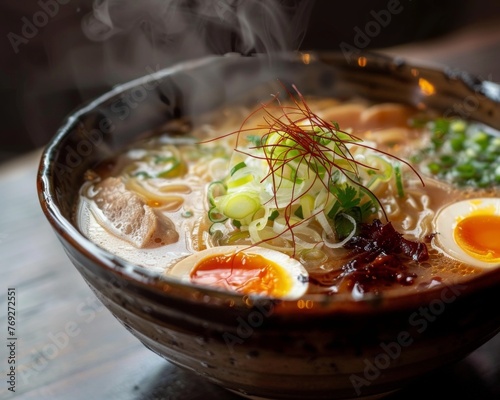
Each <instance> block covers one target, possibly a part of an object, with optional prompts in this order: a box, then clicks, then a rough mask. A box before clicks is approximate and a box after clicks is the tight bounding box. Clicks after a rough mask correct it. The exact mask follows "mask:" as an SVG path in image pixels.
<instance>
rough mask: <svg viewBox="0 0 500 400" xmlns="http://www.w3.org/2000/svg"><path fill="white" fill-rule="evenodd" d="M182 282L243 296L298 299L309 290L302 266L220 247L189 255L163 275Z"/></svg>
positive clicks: (257, 251) (270, 254) (249, 249)
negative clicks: (173, 277)
mask: <svg viewBox="0 0 500 400" xmlns="http://www.w3.org/2000/svg"><path fill="white" fill-rule="evenodd" d="M166 274H167V275H170V276H176V277H178V278H180V279H181V281H184V282H190V283H193V284H197V285H203V286H208V287H212V288H218V289H223V290H227V291H231V292H236V293H241V294H245V295H261V296H266V297H273V298H281V299H287V300H293V299H298V298H300V297H301V296H302V295H304V294H305V293H306V291H307V287H308V281H309V278H308V273H307V271H306V270H305V268H304V267H303V266H302V264H301V263H300V262H299V261H297V260H295V259H294V258H291V257H290V256H288V255H286V254H284V253H280V252H279V251H276V250H271V249H267V248H264V247H258V246H244V245H242V246H220V247H212V248H209V249H206V250H203V251H200V252H197V253H195V254H192V255H190V256H188V257H186V258H184V259H182V260H181V261H180V262H178V263H177V264H176V265H175V266H173V267H172V268H171V269H169V270H168V271H167V272H166Z"/></svg>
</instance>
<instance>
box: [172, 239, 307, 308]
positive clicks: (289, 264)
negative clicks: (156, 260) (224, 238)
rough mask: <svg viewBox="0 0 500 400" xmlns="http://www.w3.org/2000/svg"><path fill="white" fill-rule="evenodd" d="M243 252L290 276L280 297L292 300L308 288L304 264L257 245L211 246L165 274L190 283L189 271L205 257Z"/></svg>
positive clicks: (187, 258)
mask: <svg viewBox="0 0 500 400" xmlns="http://www.w3.org/2000/svg"><path fill="white" fill-rule="evenodd" d="M240 251H241V252H243V253H245V254H258V255H260V256H261V257H263V258H265V259H267V260H269V261H272V262H274V263H275V264H277V265H278V266H280V267H281V268H282V269H283V271H284V272H286V273H287V274H288V275H289V276H290V277H291V278H292V287H291V288H290V290H289V291H288V293H286V294H285V295H283V296H281V298H282V299H286V300H294V299H298V298H300V297H302V296H303V295H304V294H305V293H306V292H307V288H308V280H309V274H308V273H307V270H306V269H305V268H304V266H303V265H302V264H301V263H300V262H299V261H297V260H296V259H294V258H291V257H290V256H288V255H286V254H284V253H281V252H279V251H276V250H271V249H267V248H265V247H259V246H252V247H249V246H245V245H239V246H218V247H211V248H209V249H206V250H202V251H199V252H196V253H194V254H192V255H190V256H188V257H186V258H184V259H182V260H181V261H179V262H178V263H177V264H176V265H174V266H173V267H172V268H170V269H169V270H168V271H166V274H167V275H170V276H175V277H177V278H179V279H180V280H181V281H182V282H185V283H190V282H191V279H190V274H191V271H192V270H193V269H194V268H195V267H196V266H197V265H198V264H199V263H200V262H201V261H202V260H204V259H206V258H207V257H211V256H215V255H232V254H235V253H236V252H240Z"/></svg>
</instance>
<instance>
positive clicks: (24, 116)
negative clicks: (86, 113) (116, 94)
mask: <svg viewBox="0 0 500 400" xmlns="http://www.w3.org/2000/svg"><path fill="white" fill-rule="evenodd" d="M40 1H41V2H43V3H45V2H47V1H48V2H56V1H57V0H38V1H19V0H1V1H0V29H1V31H0V38H1V41H0V68H1V73H0V99H1V100H0V110H1V111H0V121H1V122H0V123H1V125H0V126H1V128H0V162H3V161H5V160H8V159H10V158H12V157H14V156H16V155H19V154H22V153H24V152H27V151H30V150H32V149H35V148H39V147H41V146H44V145H45V144H46V143H47V141H48V140H49V139H50V138H51V137H52V136H53V135H54V134H55V132H56V130H57V128H58V126H59V125H60V123H61V121H62V119H63V118H64V117H65V116H66V115H67V114H68V113H70V112H71V111H72V110H73V109H74V108H76V107H77V106H78V105H80V104H81V103H82V102H85V101H87V100H89V99H91V98H93V97H95V96H97V95H99V94H101V93H103V92H104V91H106V90H108V89H109V88H111V87H112V86H113V85H115V84H118V83H121V82H125V81H127V80H130V79H132V78H135V77H137V76H140V75H145V74H146V73H147V69H146V68H147V67H148V66H149V67H150V68H151V67H152V68H153V69H157V68H159V67H165V66H166V65H168V64H171V63H173V62H176V61H178V60H179V59H180V58H183V57H184V58H186V57H196V56H199V55H202V54H203V53H206V51H207V50H206V47H205V48H203V49H201V48H200V49H198V48H194V49H191V51H189V52H182V51H177V52H176V53H174V52H172V51H171V53H170V54H165V53H162V49H161V48H160V47H161V46H158V48H159V49H157V50H158V51H154V50H152V49H151V47H150V46H146V45H144V42H141V40H142V39H141V40H139V39H138V37H139V36H141V34H143V33H144V29H145V25H144V24H138V25H137V26H130V27H128V28H129V29H124V31H123V32H122V33H121V34H119V35H115V36H113V37H111V38H110V39H108V40H106V41H93V40H90V39H89V38H88V37H87V36H85V34H84V33H83V30H82V20H83V19H85V18H86V16H87V15H88V14H89V13H90V11H91V10H92V1H91V0H64V1H62V0H61V2H62V3H65V4H59V3H57V4H58V10H57V12H56V13H54V14H55V15H54V16H53V17H50V18H49V19H48V21H47V23H46V24H45V25H44V26H41V27H40V28H38V32H37V33H36V35H34V36H33V37H32V38H29V39H28V40H27V43H21V44H19V45H18V48H17V50H18V52H17V53H16V52H15V50H14V47H13V45H12V40H13V39H12V38H13V36H12V34H16V35H21V34H22V29H23V25H24V24H25V21H26V20H28V21H33V17H34V16H35V14H36V13H37V12H39V11H40V10H42V8H41V6H40ZM137 1H139V0H137ZM215 1H218V2H219V4H221V3H220V2H224V1H225V2H226V3H229V4H231V3H232V2H236V1H254V0H215ZM267 1H269V0H267ZM389 1H394V0H389ZM285 3H287V2H286V1H285ZM288 3H289V4H290V3H292V2H290V1H289V2H288ZM214 4H216V3H214ZM387 4H388V0H356V1H353V0H351V1H346V0H343V1H338V0H333V1H326V0H323V1H321V0H318V1H315V2H312V11H311V16H310V20H309V23H308V24H306V22H307V21H305V22H304V26H306V27H307V30H306V32H305V36H304V37H303V40H302V42H301V44H300V49H307V50H314V49H333V50H338V49H339V46H340V44H341V43H342V42H344V43H349V44H353V40H354V37H355V34H356V31H355V28H356V27H358V28H360V29H361V30H363V28H364V27H365V25H366V24H367V23H368V22H369V21H371V20H373V12H377V11H379V10H382V9H386V8H387ZM400 4H401V5H402V6H403V7H404V10H403V12H401V13H400V14H398V15H397V16H393V18H392V20H391V22H390V24H388V25H387V26H386V27H384V28H383V29H382V30H381V32H380V34H378V35H376V36H375V37H373V38H371V40H370V42H369V44H368V45H367V47H366V48H368V49H377V48H384V47H389V46H395V45H401V44H404V43H409V42H414V41H425V40H430V39H432V38H436V37H439V36H443V35H446V34H448V33H450V32H453V31H455V30H458V29H462V28H464V27H465V26H468V25H470V24H482V23H486V22H487V21H488V20H490V19H491V18H493V17H496V16H498V15H500V2H499V1H489V0H454V1H452V0H440V1H437V0H436V1H432V0H418V1H417V0H413V1H412V0H400ZM216 5H217V4H216ZM9 34H10V36H9ZM142 36H143V35H142ZM142 36H141V37H142ZM233 36H234V33H233ZM168 39H169V40H171V38H168ZM157 43H160V42H159V41H157V42H155V46H156V44H157ZM234 46H235V47H237V45H234ZM295 49H296V48H295ZM224 50H238V49H231V48H229V49H228V48H227V47H226V48H224Z"/></svg>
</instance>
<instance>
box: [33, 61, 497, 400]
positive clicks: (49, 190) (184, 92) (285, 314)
mask: <svg viewBox="0 0 500 400" xmlns="http://www.w3.org/2000/svg"><path fill="white" fill-rule="evenodd" d="M277 79H279V80H280V81H281V82H285V83H287V84H288V83H294V84H296V85H297V87H299V88H300V89H301V92H302V93H303V94H304V95H328V96H333V97H338V98H348V97H351V96H353V95H354V96H362V97H366V98H368V99H371V100H373V101H395V102H403V103H406V104H411V105H414V106H417V107H420V108H426V107H429V108H433V109H436V110H439V111H441V112H443V113H444V114H449V115H460V116H465V117H467V118H471V119H474V120H477V121H480V122H484V123H485V124H487V125H490V126H492V127H493V128H496V129H498V128H500V114H499V113H500V110H499V108H500V107H499V102H498V101H499V88H498V86H496V85H495V84H492V83H490V82H484V81H481V80H478V79H476V78H474V77H472V76H470V75H467V74H465V73H462V72H459V71H451V70H450V71H443V70H439V69H434V68H429V67H421V66H416V65H408V64H407V63H405V62H404V61H402V60H395V59H390V58H386V57H383V56H380V55H373V54H365V55H363V56H360V57H359V58H358V59H356V60H352V62H351V63H349V62H348V61H347V60H346V59H344V57H343V56H342V55H341V54H337V53H302V54H283V55H279V56H275V57H268V56H266V57H265V56H253V57H241V56H237V55H227V56H211V57H206V58H203V59H200V60H196V61H190V62H186V63H184V64H179V65H176V66H174V67H171V68H168V69H165V70H162V71H159V72H157V73H155V74H153V75H150V76H146V77H143V78H140V79H137V80H135V81H133V82H130V83H127V84H124V85H122V86H119V87H117V88H115V89H114V90H112V91H111V92H109V93H106V94H104V95H103V96H101V97H100V98H98V99H96V100H94V101H93V102H91V103H89V104H87V105H85V106H83V107H82V108H80V109H79V110H77V111H75V112H74V113H73V114H71V115H70V116H69V118H68V119H67V120H66V121H65V122H64V123H63V124H62V126H61V128H60V130H59V131H58V132H57V134H56V135H55V136H54V138H53V140H52V141H51V142H50V143H49V145H48V146H47V148H46V150H45V152H44V153H43V157H42V159H41V163H40V169H39V174H38V182H37V183H38V193H39V198H40V203H41V206H42V208H43V211H44V212H45V215H46V217H47V220H48V221H49V222H50V224H51V226H52V227H53V229H54V231H55V233H56V234H57V236H58V238H59V239H60V241H61V243H62V245H63V247H64V249H65V251H66V253H67V255H68V257H69V259H70V260H71V262H72V263H73V264H74V266H75V267H76V268H77V270H78V271H79V273H80V274H81V276H82V277H83V279H84V280H85V281H86V282H87V283H88V285H89V286H90V288H91V289H92V290H93V291H94V292H95V294H96V296H97V297H98V298H99V299H100V300H101V301H102V302H103V304H104V305H105V306H106V307H107V308H108V309H109V310H110V311H111V312H112V314H113V315H114V316H115V317H116V318H117V319H118V320H119V321H120V322H121V323H122V324H123V326H124V327H125V328H127V329H128V330H129V331H130V332H132V334H133V335H135V336H136V337H137V338H138V339H139V340H140V341H141V342H142V343H143V344H144V345H145V346H147V347H148V348H149V349H151V350H152V351H154V352H155V353H157V354H159V355H160V356H162V357H164V358H165V359H167V360H169V361H171V362H172V363H174V364H176V365H178V366H180V367H182V368H186V369H188V370H191V371H193V372H194V373H197V374H200V375H202V376H205V377H206V378H207V379H209V380H210V381H212V382H215V383H216V384H218V385H221V386H223V387H225V388H227V389H229V390H232V391H234V392H236V393H239V394H241V395H243V396H247V397H252V398H267V399H346V398H358V397H374V396H379V395H383V394H385V393H388V392H391V391H394V390H397V389H399V388H401V387H403V386H404V385H406V384H408V383H409V382H411V381H412V380H414V379H416V378H418V377H420V376H422V375H423V374H425V373H428V372H430V371H432V370H434V369H437V368H439V367H441V366H444V365H447V364H449V363H451V362H454V361H456V360H459V359H461V358H463V357H465V356H466V355H467V354H469V353H470V352H471V351H473V350H474V349H476V348H477V347H478V346H480V345H481V344H483V343H485V342H486V341H487V340H488V339H490V338H491V337H493V336H494V335H495V334H496V333H498V332H499V330H500V313H498V309H497V307H498V304H500V268H493V269H491V270H490V271H487V272H485V273H483V274H479V275H477V276H476V277H474V278H471V279H469V280H467V281H465V282H462V283H460V284H455V285H449V286H445V285H442V286H438V287H435V288H432V289H429V290H426V291H423V292H420V293H412V294H408V295H405V296H401V297H398V298H394V297H390V296H384V295H378V296H367V297H365V298H363V299H362V300H354V299H353V298H352V297H351V296H340V295H339V296H320V295H307V296H306V297H304V298H303V299H300V300H298V301H297V300H293V301H292V300H266V299H261V300H258V299H253V298H250V297H246V296H240V295H236V294H231V293H221V292H219V291H216V290H211V289H206V288H202V287H200V286H193V285H190V284H186V283H181V282H180V281H178V280H176V279H174V278H169V277H165V276H159V275H157V274H155V273H152V272H150V271H148V270H147V269H146V268H144V267H141V266H137V265H133V264H131V263H129V262H127V261H125V260H123V259H121V258H119V257H117V256H115V255H113V254H111V253H109V252H107V251H105V250H103V249H102V248H100V247H99V246H97V245H96V244H94V243H92V242H90V241H89V240H87V239H86V238H85V237H84V236H83V235H82V234H81V233H80V231H79V230H78V228H77V227H76V226H75V224H74V222H73V219H72V212H73V208H74V204H75V200H76V198H77V196H78V189H79V187H80V185H81V184H82V180H83V176H84V172H85V171H86V170H87V169H88V168H90V167H92V166H95V165H96V164H97V163H99V162H100V161H102V160H104V159H106V158H109V157H110V156H112V155H114V154H116V153H117V152H119V151H120V150H122V149H124V148H125V147H126V146H127V145H129V144H130V143H132V142H133V141H136V140H138V139H139V138H143V137H145V136H147V135H150V134H153V133H154V132H155V129H156V128H157V127H159V126H161V125H162V124H164V123H166V122H167V121H169V120H173V119H175V118H183V119H186V120H195V119H196V116H197V115H199V114H201V113H203V112H206V111H210V110H216V109H217V108H218V107H220V106H222V105H225V104H237V103H241V104H255V102H256V101H260V100H261V99H262V98H263V96H264V95H265V96H268V95H269V94H271V93H275V92H276V84H277V82H276V81H277ZM429 85H431V86H429ZM429 87H432V91H429ZM461 114H462V115H461Z"/></svg>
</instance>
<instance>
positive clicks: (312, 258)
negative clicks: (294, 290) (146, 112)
mask: <svg viewBox="0 0 500 400" xmlns="http://www.w3.org/2000/svg"><path fill="white" fill-rule="evenodd" d="M306 106H307V107H306ZM288 107H289V108H288ZM297 108H298V109H299V110H300V112H299V114H300V113H304V115H306V117H307V118H305V120H304V119H301V118H299V119H300V121H299V122H297V121H295V122H294V123H293V124H292V125H293V126H296V125H297V126H299V128H297V129H299V130H303V131H304V132H306V133H307V132H309V130H310V131H311V132H316V134H317V135H318V138H315V139H314V140H311V141H310V142H307V141H304V140H305V139H303V136H297V135H296V132H295V133H294V132H293V131H292V130H291V129H290V132H289V131H288V130H287V129H288V128H287V127H286V126H282V125H284V124H288V123H289V122H290V121H289V120H294V118H296V117H297V115H296V111H297ZM306 108H307V110H306ZM305 110H306V111H305ZM286 115H288V117H286ZM284 116H285V117H284ZM438 118H439V116H438V115H437V114H435V113H431V112H429V111H426V112H422V111H419V110H416V109H413V108H411V107H408V106H404V105H400V104H394V103H381V104H371V103H369V102H367V101H364V100H360V99H355V100H351V101H342V102H341V101H338V100H335V99H323V98H321V99H320V98H308V99H307V102H306V101H305V100H303V99H299V100H298V103H297V102H293V101H292V102H290V103H287V102H284V103H283V104H278V105H276V104H273V105H271V106H268V107H266V108H265V109H264V108H262V107H260V108H259V109H257V110H251V109H249V108H245V107H228V108H225V109H223V110H220V111H218V112H217V113H213V114H210V115H206V116H203V117H202V118H201V119H202V121H201V123H198V124H197V126H195V127H191V126H189V125H188V124H187V123H183V122H182V121H175V122H173V123H169V124H168V125H166V126H164V127H161V129H159V130H158V132H156V133H154V134H153V135H152V136H151V137H150V138H149V139H146V140H143V141H141V142H137V143H134V144H133V145H132V146H131V147H129V148H128V149H126V150H125V151H124V152H123V153H121V154H119V155H117V156H116V157H115V158H113V159H110V160H106V161H104V162H103V163H102V164H100V165H98V166H96V167H95V168H94V169H92V170H89V171H87V173H86V176H85V183H84V184H83V185H82V187H81V191H80V196H79V200H78V204H77V206H76V211H75V220H76V222H77V224H78V227H79V228H80V230H81V231H82V233H83V234H84V235H85V236H87V237H88V238H89V239H90V240H91V241H93V242H95V243H96V244H97V245H99V246H100V247H102V248H104V249H106V250H108V251H110V252H111V253H113V254H116V255H118V256H120V257H122V258H124V259H126V260H128V261H130V262H131V263H134V264H138V265H141V266H143V267H145V268H148V269H150V270H152V271H157V272H158V273H160V274H168V272H169V270H170V269H171V268H173V266H175V265H176V264H177V263H178V262H179V261H180V260H182V259H184V258H185V257H187V256H189V255H191V254H194V253H197V252H200V251H202V250H205V249H207V248H212V247H216V246H228V245H230V246H232V245H234V246H236V245H248V246H254V245H259V246H263V247H269V248H271V249H274V250H278V251H282V252H284V253H286V254H288V255H290V256H291V257H293V258H295V259H297V260H299V261H300V262H301V263H302V265H303V266H304V267H305V269H306V270H307V271H308V273H309V286H308V289H307V290H308V293H326V294H330V295H335V294H337V293H343V292H351V293H353V295H356V296H358V297H359V296H361V297H362V295H363V293H366V292H381V291H384V292H386V293H388V294H397V293H401V292H403V291H404V292H407V291H418V290H424V289H425V288H428V287H432V286H435V285H441V284H446V283H448V282H452V281H456V280H461V279H464V278H465V277H467V276H471V275H475V274H478V273H480V272H481V271H483V270H484V266H483V265H482V264H481V263H480V262H479V263H473V262H469V261H468V260H467V259H462V258H461V256H460V254H459V253H457V252H454V251H453V249H449V247H451V245H446V246H448V247H446V246H443V244H442V242H444V241H441V238H442V237H448V236H450V237H452V236H453V229H454V228H453V227H452V225H453V224H454V222H453V221H451V222H449V226H448V223H447V222H443V223H442V224H441V226H444V228H442V229H444V230H445V231H440V232H438V231H437V229H436V218H437V216H438V214H439V212H440V211H441V210H443V208H445V207H446V206H448V205H450V204H454V203H458V202H460V201H464V200H467V199H475V198H482V199H484V198H488V199H492V200H494V201H496V202H497V203H498V201H500V199H498V198H496V197H495V196H498V193H497V189H496V187H497V186H496V185H495V184H491V185H476V186H474V185H463V184H457V183H456V182H454V181H453V180H452V179H448V178H447V177H446V176H444V175H443V174H441V173H440V172H442V171H437V172H436V168H435V166H434V164H432V165H431V164H425V157H423V155H425V156H428V155H429V154H431V152H430V151H429V148H430V147H432V146H433V145H434V144H435V143H434V142H435V137H434V136H433V134H435V129H434V132H433V128H432V126H433V127H435V126H436V123H434V125H433V121H437V120H438ZM270 121H271V125H272V124H278V125H276V126H279V127H280V129H284V130H285V133H286V134H287V135H288V136H286V135H285V134H282V133H279V135H278V136H276V132H275V131H276V130H277V129H276V128H275V126H273V127H271V128H269V125H270ZM320 121H326V122H325V124H326V125H324V124H323V123H321V122H320ZM332 121H334V122H332ZM330 123H332V125H329V124H330ZM452 123H453V122H452ZM460 123H462V121H460ZM337 124H338V125H337ZM457 126H458V125H457ZM301 127H302V128H301ZM294 129H295V128H294ZM477 129H479V128H477ZM337 130H338V132H344V133H342V134H340V133H337ZM279 132H281V131H279ZM287 132H289V133H287ZM332 132H333V133H332ZM299 133H300V134H302V133H303V132H302V131H301V132H299ZM273 135H274V136H273ZM294 135H295V136H294ZM313 135H314V134H313ZM497 139H498V136H497V137H494V138H493V139H492V141H493V142H494V141H495V140H497ZM307 140H309V139H307ZM308 146H312V147H314V148H315V149H316V148H321V149H325V150H321V151H320V153H319V155H316V153H317V152H316V153H315V152H314V151H313V150H310V151H309V150H307V149H306V148H307V147H308ZM315 146H316V147H315ZM317 146H320V147H317ZM356 146H357V147H356ZM444 146H445V147H446V146H447V144H445V145H444ZM499 149H500V145H499ZM306 150H307V151H308V152H307V154H306V155H305V156H304V155H302V156H300V152H301V151H306ZM464 151H465V150H464ZM499 151H500V150H499ZM294 152H295V153H294ZM297 152H298V153H297ZM297 154H299V156H297ZM311 154H312V155H313V156H314V157H316V158H312V157H313V156H311ZM346 154H347V156H346ZM417 155H420V158H419V157H417ZM341 156H342V157H343V156H346V157H345V159H342V160H341V161H339V157H341ZM294 157H298V158H297V160H306V161H302V163H300V162H296V160H294ZM300 157H302V158H300ZM306 157H307V158H306ZM440 157H441V158H440V159H444V158H443V156H440ZM271 162H272V163H271ZM323 162H326V163H327V164H328V165H329V164H333V163H338V164H339V166H340V167H342V168H344V169H343V171H346V172H345V174H346V176H347V177H346V176H344V175H343V173H339V172H338V171H337V170H333V169H329V166H326V167H325V166H324V164H322V163H323ZM367 165H368V166H369V168H368V169H367V170H366V171H364V172H363V171H362V172H359V171H361V170H363V169H366V166H367ZM273 166H275V167H276V168H275V169H274V170H272V167H273ZM266 168H267V169H266ZM260 169H261V170H262V172H261V174H260V175H259V174H258V173H257V172H256V171H258V170H260ZM246 170H248V171H247V172H245V171H246ZM270 170H272V171H271V173H270ZM311 170H313V171H315V172H316V173H317V174H318V175H317V177H316V176H315V177H314V181H315V182H314V183H311V184H310V187H309V186H307V185H308V184H309V183H308V182H311V180H312V178H311V176H310V175H309V174H310V173H311ZM325 170H326V171H325ZM499 174H500V172H499ZM352 177H354V179H353V178H352ZM264 179H267V186H264V185H265V183H263V182H264ZM335 179H337V181H335V182H339V183H338V188H335V187H333V188H332V185H333V184H332V183H331V182H333V181H334V180H335ZM356 180H357V181H359V183H360V185H358V184H356V183H353V182H352V181H356ZM250 181H252V182H250ZM327 181H328V182H330V183H327V185H326V186H325V185H324V182H327ZM250 185H254V186H252V188H253V189H255V188H257V189H255V190H260V191H261V192H260V195H259V196H260V197H252V196H253V195H252V194H245V193H246V192H244V190H243V189H242V188H245V187H251V186H250ZM258 185H262V187H261V188H260V189H259V186H258ZM287 185H288V186H287ZM322 185H323V186H324V187H323V186H322ZM304 187H306V189H307V190H306V189H304ZM325 188H326V189H325ZM253 189H252V190H253ZM299 190H303V193H302V194H301V195H300V196H298V195H296V192H297V193H298V192H299ZM308 190H310V191H308ZM242 193H243V194H242ZM248 193H253V192H248ZM263 193H264V194H263ZM287 193H288V194H289V195H290V196H291V198H289V199H286V195H287ZM266 195H267V196H268V197H266ZM294 195H295V196H296V197H295V198H294V197H293V196H294ZM231 196H232V197H231ZM349 196H351V197H349ZM347 197H349V198H347ZM323 198H324V199H323ZM321 199H323V200H321ZM495 199H496V200H495ZM341 200H345V202H344V203H342V201H341ZM321 201H323V203H322V202H321ZM348 202H350V206H347V205H346V203H348ZM321 204H324V206H323V207H324V210H323V211H324V212H322V213H321V218H320V216H319V215H318V212H319V211H318V210H320V208H321ZM493 204H494V203H493ZM318 205H319V206H318ZM494 207H495V205H493V208H494ZM479 208H480V209H481V207H479ZM335 210H339V211H338V212H337V213H335ZM320 211H321V210H320ZM495 212H496V211H492V213H493V214H495ZM499 213H500V211H499ZM493 214H492V215H493ZM346 215H347V216H346ZM266 217H267V218H266ZM259 218H260V219H262V218H265V219H264V225H266V226H265V227H262V226H261V225H262V221H260V225H257V226H258V231H255V221H256V220H258V219H259ZM457 218H458V217H457ZM460 218H463V215H462V216H461V217H460ZM361 219H362V220H361ZM325 221H326V223H327V224H328V226H326V227H325ZM443 224H444V225H443ZM346 226H347V228H345V227H346ZM332 227H333V228H334V229H333V230H334V233H335V235H333V237H332V235H331V230H332ZM360 227H361V230H360ZM252 229H254V231H252ZM255 235H257V236H255ZM363 235H364V236H363ZM391 235H392V236H391ZM389 236H390V237H391V239H390V240H389V241H388V242H387V243H386V244H384V243H382V244H377V246H381V247H380V248H378V249H377V248H374V247H373V246H371V245H369V243H370V241H372V242H373V243H374V242H377V241H378V242H382V241H383V240H385V238H387V237H389ZM256 237H257V239H256ZM450 240H451V239H450ZM341 242H345V243H344V245H339V243H341ZM452 242H453V241H452ZM370 246H371V247H370ZM384 246H385V247H384ZM375 247H376V246H375ZM388 248H389V249H390V251H388V250H387V249H388ZM405 251H406V253H405ZM460 251H461V250H460ZM391 252H392V253H391ZM403 253H404V254H403ZM469 256H470V257H475V255H474V254H472V255H470V254H469ZM478 257H479V256H478ZM485 262H486V267H487V268H490V267H494V265H495V263H494V262H492V261H491V260H490V259H488V260H486V261H485Z"/></svg>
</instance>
